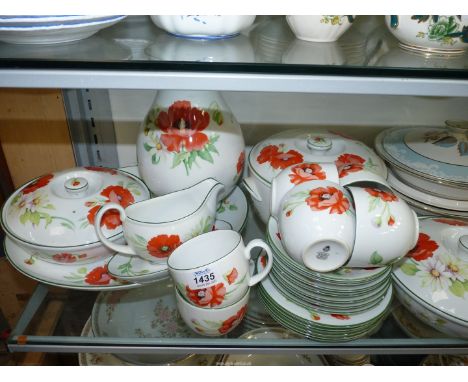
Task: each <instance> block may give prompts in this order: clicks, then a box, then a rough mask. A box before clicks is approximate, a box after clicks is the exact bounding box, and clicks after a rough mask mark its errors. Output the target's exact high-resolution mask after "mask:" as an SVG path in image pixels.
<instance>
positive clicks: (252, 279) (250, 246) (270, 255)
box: [244, 239, 273, 286]
mask: <svg viewBox="0 0 468 382" xmlns="http://www.w3.org/2000/svg"><path fill="white" fill-rule="evenodd" d="M256 247H260V248H263V249H264V250H265V252H266V254H267V257H268V261H267V264H266V267H265V268H264V269H263V271H261V272H260V273H257V274H256V275H251V277H250V281H249V286H254V285H255V284H257V283H259V282H260V281H262V280H263V279H264V278H265V277H266V276H268V273H270V271H271V267H272V266H273V253H272V252H271V249H270V247H269V245H268V244H267V243H265V242H264V241H263V240H260V239H253V240H252V241H251V242H250V243H249V244H247V246H246V247H245V252H244V253H245V257H246V258H247V259H248V260H250V258H251V256H250V254H251V252H252V249H254V248H256Z"/></svg>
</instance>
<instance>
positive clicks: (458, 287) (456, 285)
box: [449, 280, 465, 298]
mask: <svg viewBox="0 0 468 382" xmlns="http://www.w3.org/2000/svg"><path fill="white" fill-rule="evenodd" d="M449 290H450V292H452V294H453V295H455V296H457V297H461V298H463V296H464V295H465V286H464V285H463V283H462V282H461V281H460V280H455V281H454V282H453V283H452V285H450V287H449Z"/></svg>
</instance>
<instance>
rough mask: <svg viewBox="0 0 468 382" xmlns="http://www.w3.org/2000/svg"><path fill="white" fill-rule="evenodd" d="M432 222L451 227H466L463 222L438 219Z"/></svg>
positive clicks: (467, 223) (466, 223)
mask: <svg viewBox="0 0 468 382" xmlns="http://www.w3.org/2000/svg"><path fill="white" fill-rule="evenodd" d="M434 221H435V222H437V223H442V224H448V225H453V226H455V227H468V222H465V221H463V220H457V219H447V218H438V219H434Z"/></svg>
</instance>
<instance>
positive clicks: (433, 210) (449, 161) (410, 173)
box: [375, 120, 468, 218]
mask: <svg viewBox="0 0 468 382" xmlns="http://www.w3.org/2000/svg"><path fill="white" fill-rule="evenodd" d="M445 125H446V126H445V127H405V128H399V127H396V128H392V129H388V130H384V131H383V132H382V133H380V134H379V135H378V136H377V137H376V140H375V148H376V150H377V152H378V153H379V155H380V156H381V157H382V158H383V159H385V161H387V163H388V165H389V175H388V179H387V181H388V184H389V185H390V186H391V187H392V189H393V190H394V192H395V193H397V195H398V196H399V197H401V198H402V199H404V200H406V201H407V203H408V204H409V205H411V207H412V208H413V209H414V210H415V211H416V212H417V213H418V214H419V215H422V216H424V215H440V216H445V217H453V218H468V175H467V174H468V155H467V153H468V138H467V133H468V123H467V122H466V121H452V120H449V121H446V122H445Z"/></svg>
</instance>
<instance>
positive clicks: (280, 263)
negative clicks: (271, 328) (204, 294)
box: [257, 219, 392, 342]
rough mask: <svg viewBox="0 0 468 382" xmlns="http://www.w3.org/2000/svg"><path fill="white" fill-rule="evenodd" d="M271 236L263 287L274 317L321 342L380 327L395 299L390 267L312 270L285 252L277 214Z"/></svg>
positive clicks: (270, 225) (352, 336) (356, 335)
mask: <svg viewBox="0 0 468 382" xmlns="http://www.w3.org/2000/svg"><path fill="white" fill-rule="evenodd" d="M267 240H268V242H269V244H270V246H271V247H272V250H273V252H274V254H275V261H274V263H273V269H272V271H271V272H270V275H269V277H268V278H267V279H265V280H264V281H263V282H262V283H261V285H260V287H259V289H258V292H259V296H260V298H261V299H262V301H263V303H264V305H265V308H266V310H267V312H268V313H269V314H270V315H271V317H273V319H275V320H276V321H277V322H279V323H280V324H281V325H283V326H285V327H286V328H288V329H290V330H292V331H294V332H296V333H298V334H301V335H303V336H305V337H307V338H310V339H314V340H318V341H334V342H337V341H348V340H353V339H356V338H360V337H363V336H367V335H370V334H372V333H374V332H375V331H376V330H378V328H379V327H380V324H381V323H382V321H383V320H384V318H385V317H386V315H387V313H388V311H389V307H390V302H391V298H392V288H391V282H390V267H381V268H373V269H353V268H341V269H339V270H338V271H335V272H332V273H318V272H314V271H311V270H309V269H308V268H305V267H304V266H302V265H300V264H298V263H296V262H295V261H294V260H292V259H291V258H290V257H289V256H288V255H287V254H286V252H285V250H284V248H283V247H282V244H281V240H280V239H279V235H278V229H277V224H276V221H275V220H274V219H270V221H269V223H268V230H267ZM262 259H263V258H262V257H260V259H259V262H258V264H257V265H258V267H260V268H263V264H262Z"/></svg>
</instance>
